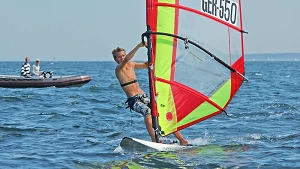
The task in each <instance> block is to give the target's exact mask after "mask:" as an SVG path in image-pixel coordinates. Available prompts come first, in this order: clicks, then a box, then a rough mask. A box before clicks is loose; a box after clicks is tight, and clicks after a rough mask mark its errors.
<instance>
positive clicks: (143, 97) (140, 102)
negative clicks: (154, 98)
mask: <svg viewBox="0 0 300 169" xmlns="http://www.w3.org/2000/svg"><path fill="white" fill-rule="evenodd" d="M126 103H127V104H128V106H127V107H126V108H130V110H134V111H136V112H138V113H140V114H141V115H143V116H144V117H146V116H147V115H148V114H150V113H151V109H150V99H149V98H148V96H147V94H146V93H143V94H138V95H135V96H132V97H129V98H128V99H127V101H126Z"/></svg>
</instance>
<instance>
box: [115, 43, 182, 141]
mask: <svg viewBox="0 0 300 169" xmlns="http://www.w3.org/2000/svg"><path fill="white" fill-rule="evenodd" d="M144 46H145V45H144V44H143V43H142V42H141V43H139V44H138V45H137V46H136V47H135V48H134V49H133V50H132V51H131V52H129V53H128V54H127V55H126V52H125V50H124V49H123V48H119V47H117V48H116V49H114V50H113V51H112V55H113V57H114V60H115V61H116V62H117V63H118V65H117V67H116V69H115V74H116V77H117V78H118V80H119V82H120V85H121V87H122V88H123V90H124V92H125V93H126V96H127V98H128V100H127V103H128V106H129V107H130V109H132V110H134V111H136V112H138V113H140V114H142V115H143V116H144V122H145V125H146V128H147V130H148V133H149V135H150V137H151V140H152V141H153V142H156V140H155V134H154V130H153V128H152V116H151V109H150V107H149V105H148V104H149V103H150V99H149V98H148V97H147V95H146V93H145V92H144V91H143V90H142V89H141V88H140V87H139V84H138V82H137V80H136V75H135V71H134V69H135V68H148V62H145V63H137V62H133V61H130V60H131V58H132V57H133V56H134V54H135V53H136V52H137V51H138V49H139V48H141V47H144ZM174 135H175V137H176V138H177V139H178V140H179V142H180V145H187V144H188V142H187V141H186V140H185V139H184V138H183V137H182V135H181V134H180V133H179V132H174Z"/></svg>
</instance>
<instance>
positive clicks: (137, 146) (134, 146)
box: [120, 137, 192, 152]
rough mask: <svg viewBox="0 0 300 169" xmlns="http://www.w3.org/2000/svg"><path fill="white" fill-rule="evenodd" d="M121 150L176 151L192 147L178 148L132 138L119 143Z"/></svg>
mask: <svg viewBox="0 0 300 169" xmlns="http://www.w3.org/2000/svg"><path fill="white" fill-rule="evenodd" d="M120 146H121V148H122V149H123V150H124V151H141V152H149V151H177V150H181V149H185V148H191V147H192V146H180V145H178V144H162V143H155V142H150V141H145V140H140V139H137V138H132V137H124V138H123V139H122V141H121V143H120Z"/></svg>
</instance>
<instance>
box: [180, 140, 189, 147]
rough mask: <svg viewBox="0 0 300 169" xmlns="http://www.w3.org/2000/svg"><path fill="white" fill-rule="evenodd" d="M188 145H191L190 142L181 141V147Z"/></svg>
mask: <svg viewBox="0 0 300 169" xmlns="http://www.w3.org/2000/svg"><path fill="white" fill-rule="evenodd" d="M188 144H189V142H187V141H186V140H183V141H180V145H181V146H186V145H188Z"/></svg>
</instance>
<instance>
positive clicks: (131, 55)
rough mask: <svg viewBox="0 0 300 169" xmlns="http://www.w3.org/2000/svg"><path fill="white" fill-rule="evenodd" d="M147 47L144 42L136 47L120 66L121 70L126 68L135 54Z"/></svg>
mask: <svg viewBox="0 0 300 169" xmlns="http://www.w3.org/2000/svg"><path fill="white" fill-rule="evenodd" d="M143 46H146V44H144V43H143V42H141V43H139V44H138V45H136V47H135V48H134V49H132V51H130V52H129V53H128V54H127V55H126V57H125V58H124V60H123V62H122V63H121V64H120V68H122V67H124V65H126V63H127V62H129V61H130V60H131V58H132V57H133V56H134V54H135V53H136V52H137V51H138V50H139V48H140V47H143Z"/></svg>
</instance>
